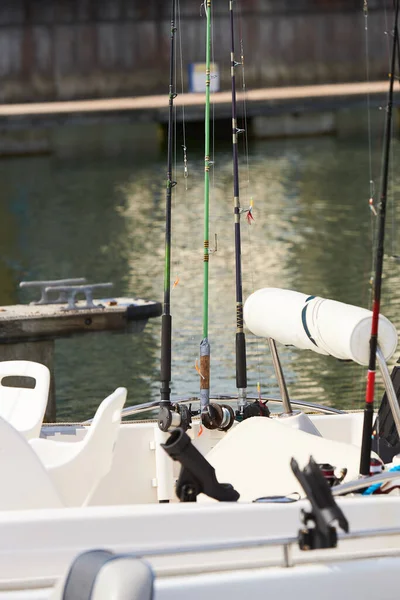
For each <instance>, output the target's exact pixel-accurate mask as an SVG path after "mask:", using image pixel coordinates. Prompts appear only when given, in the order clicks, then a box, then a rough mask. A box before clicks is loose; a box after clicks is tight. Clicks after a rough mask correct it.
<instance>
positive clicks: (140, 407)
mask: <svg viewBox="0 0 400 600" xmlns="http://www.w3.org/2000/svg"><path fill="white" fill-rule="evenodd" d="M247 399H248V400H259V398H258V396H247ZM213 400H223V401H224V402H230V401H232V402H237V398H235V397H234V396H225V395H215V396H213ZM261 400H262V401H263V402H270V403H271V404H282V402H283V401H282V399H281V398H269V397H267V398H261ZM290 401H291V404H292V405H293V406H299V407H303V408H310V409H312V410H315V411H317V412H320V413H324V414H333V415H342V414H346V411H344V410H340V409H339V408H332V407H331V406H323V405H322V404H314V403H312V402H306V401H304V400H292V399H291V400H290ZM196 402H200V400H199V398H196V397H191V398H178V399H177V400H176V402H175V404H194V403H196ZM159 406H160V400H153V401H151V402H143V403H142V404H135V405H132V406H127V407H126V408H123V409H122V413H121V417H122V418H124V417H130V416H132V415H138V414H140V413H143V412H147V411H149V410H155V409H157V408H159ZM92 421H93V419H87V420H86V421H83V423H82V425H90V424H91V423H92Z"/></svg>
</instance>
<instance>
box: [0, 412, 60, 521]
mask: <svg viewBox="0 0 400 600" xmlns="http://www.w3.org/2000/svg"><path fill="white" fill-rule="evenodd" d="M0 481H1V492H0V510H20V509H30V508H51V507H54V508H57V507H62V506H63V505H62V502H61V500H60V497H59V495H58V493H57V491H56V489H55V487H54V485H53V483H52V481H51V479H50V477H49V475H48V473H47V472H46V469H45V468H44V466H43V464H42V463H41V461H40V460H39V458H38V457H37V456H36V454H35V452H34V451H33V450H32V448H31V447H30V445H29V443H28V442H27V440H26V439H25V438H24V437H23V436H22V435H21V434H20V433H19V432H18V431H17V430H16V429H15V428H14V427H13V426H12V425H10V423H8V422H7V421H5V420H4V419H2V418H1V417H0Z"/></svg>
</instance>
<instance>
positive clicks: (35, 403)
mask: <svg viewBox="0 0 400 600" xmlns="http://www.w3.org/2000/svg"><path fill="white" fill-rule="evenodd" d="M7 377H29V378H32V379H33V380H34V381H35V387H34V388H29V387H21V386H19V385H18V386H10V385H7V381H6V378H7ZM49 387H50V371H49V369H48V368H47V367H46V366H45V365H42V364H40V363H36V362H32V361H28V360H10V361H2V362H0V416H1V417H3V418H4V419H6V421H8V422H9V423H11V425H13V426H14V427H15V428H16V429H17V430H18V431H19V432H20V433H22V434H23V435H24V436H25V437H26V438H27V439H30V438H34V437H39V436H40V429H41V427H42V423H43V417H44V413H45V410H46V406H47V400H48V396H49Z"/></svg>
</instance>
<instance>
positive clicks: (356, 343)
mask: <svg viewBox="0 0 400 600" xmlns="http://www.w3.org/2000/svg"><path fill="white" fill-rule="evenodd" d="M243 314H244V320H245V323H246V326H247V327H248V328H249V329H250V331H251V332H252V333H254V334H255V335H257V336H261V337H267V338H272V339H274V340H276V341H277V342H280V343H282V344H285V345H286V346H295V347H296V348H300V349H308V350H313V351H314V352H317V353H319V354H325V355H331V356H334V357H336V358H339V359H342V360H353V361H354V362H356V363H358V364H360V365H368V361H369V340H370V337H371V322H372V312H371V311H370V310H367V309H365V308H361V307H359V306H353V305H351V304H344V303H343V302H337V301H336V300H328V299H326V298H320V297H318V296H311V295H307V294H302V293H300V292H296V291H293V290H285V289H279V288H262V289H260V290H257V291H256V292H254V293H253V294H251V295H250V296H249V297H248V298H247V300H246V302H245V304H244V309H243ZM397 340H398V337H397V331H396V328H395V327H394V325H393V324H392V323H391V322H390V321H389V320H388V319H387V318H386V317H384V316H383V315H379V335H378V343H379V346H380V348H381V350H382V353H383V355H384V357H385V360H389V359H390V357H391V356H392V355H393V354H394V352H395V350H396V347H397Z"/></svg>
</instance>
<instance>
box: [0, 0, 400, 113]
mask: <svg viewBox="0 0 400 600" xmlns="http://www.w3.org/2000/svg"><path fill="white" fill-rule="evenodd" d="M385 1H386V4H387V9H385V8H384V4H385V3H383V2H381V1H379V2H378V0H369V1H368V2H364V6H365V7H367V8H368V19H366V16H365V12H364V11H363V8H362V5H363V2H362V1H361V0H296V1H295V2H294V1H293V0H292V1H289V0H240V2H239V1H235V2H234V6H235V9H236V10H237V15H238V16H237V19H236V24H237V28H236V29H237V59H238V60H240V49H241V42H240V40H243V51H244V64H245V71H244V73H245V81H246V86H247V87H248V88H259V87H267V86H282V85H296V84H321V83H331V82H344V81H363V80H365V78H366V30H365V25H366V24H367V25H368V53H369V77H370V79H371V80H376V79H381V78H385V77H387V71H388V39H389V36H388V35H387V28H388V20H389V19H390V16H391V10H392V8H391V6H392V4H391V1H390V0H385ZM212 4H213V17H214V19H213V39H214V45H213V59H214V61H215V62H216V63H218V66H219V71H220V89H228V88H229V86H230V69H229V56H230V29H229V14H228V13H229V11H228V6H229V5H228V0H213V3H212ZM179 5H180V11H179V17H178V18H177V25H178V32H177V37H176V47H177V53H178V57H177V66H178V71H179V70H180V64H181V58H180V50H182V72H183V78H184V82H183V87H184V89H185V91H186V90H187V83H188V82H187V79H188V78H187V71H188V65H189V63H192V62H203V61H204V57H205V50H204V40H205V21H206V20H205V16H204V7H202V4H201V2H200V0H198V1H197V2H196V0H179ZM200 13H202V14H200ZM170 30H171V26H170V2H169V1H168V0H57V1H55V0H3V1H2V2H1V3H0V102H4V103H8V102H38V101H44V100H46V101H47V100H67V99H79V98H98V97H113V96H128V95H141V94H152V93H163V92H165V91H166V89H167V85H168V83H167V73H168V68H169V47H170ZM180 86H181V84H180V83H179V84H178V90H179V91H180V89H181V87H180Z"/></svg>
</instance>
